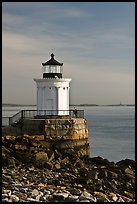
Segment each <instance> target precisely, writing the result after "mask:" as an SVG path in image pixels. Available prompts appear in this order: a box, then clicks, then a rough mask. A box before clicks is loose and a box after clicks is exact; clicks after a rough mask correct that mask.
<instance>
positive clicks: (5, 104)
mask: <svg viewBox="0 0 137 204" xmlns="http://www.w3.org/2000/svg"><path fill="white" fill-rule="evenodd" d="M2 106H36V105H35V104H34V105H33V104H31V105H30V104H10V103H9V104H7V103H3V104H2ZM70 106H135V104H107V105H98V104H70Z"/></svg>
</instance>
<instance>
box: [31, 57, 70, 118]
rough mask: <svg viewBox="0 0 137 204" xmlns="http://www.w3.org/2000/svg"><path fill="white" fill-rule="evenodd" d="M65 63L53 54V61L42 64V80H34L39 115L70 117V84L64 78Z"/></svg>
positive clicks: (68, 80)
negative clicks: (56, 58)
mask: <svg viewBox="0 0 137 204" xmlns="http://www.w3.org/2000/svg"><path fill="white" fill-rule="evenodd" d="M62 76H63V63H60V62H58V61H57V60H55V58H54V54H53V53H52V54H51V59H50V60H48V61H47V62H43V63H42V78H40V79H34V81H35V82H36V84H37V111H38V115H60V116H64V115H69V91H70V86H69V83H70V81H71V79H68V78H63V77H62Z"/></svg>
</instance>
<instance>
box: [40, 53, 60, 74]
mask: <svg viewBox="0 0 137 204" xmlns="http://www.w3.org/2000/svg"><path fill="white" fill-rule="evenodd" d="M42 66H43V78H62V66H63V63H60V62H58V61H57V60H55V59H54V54H53V53H52V54H51V59H50V60H48V61H47V62H44V63H42Z"/></svg>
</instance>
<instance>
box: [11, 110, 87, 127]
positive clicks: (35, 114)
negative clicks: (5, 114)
mask: <svg viewBox="0 0 137 204" xmlns="http://www.w3.org/2000/svg"><path fill="white" fill-rule="evenodd" d="M63 117H69V118H84V110H21V111H20V112H18V113H16V114H15V115H13V116H12V117H9V125H12V124H15V123H17V122H18V121H20V120H22V119H34V118H35V119H37V118H63Z"/></svg>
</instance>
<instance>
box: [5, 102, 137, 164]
mask: <svg viewBox="0 0 137 204" xmlns="http://www.w3.org/2000/svg"><path fill="white" fill-rule="evenodd" d="M75 107H76V106H75ZM76 108H77V109H82V110H84V112H85V118H86V119H87V123H88V131H89V143H90V156H91V157H94V156H101V157H103V158H106V159H108V160H109V161H114V162H116V161H120V160H122V159H126V158H128V159H133V160H135V107H134V106H90V107H89V106H84V107H79V106H78V107H76ZM25 109H26V110H35V109H36V106H14V107H12V106H2V116H3V117H9V116H13V115H14V114H15V113H17V112H18V111H20V110H25ZM70 109H71V107H70ZM6 119H7V118H3V119H2V123H3V122H5V121H6Z"/></svg>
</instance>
